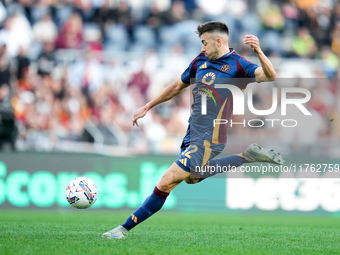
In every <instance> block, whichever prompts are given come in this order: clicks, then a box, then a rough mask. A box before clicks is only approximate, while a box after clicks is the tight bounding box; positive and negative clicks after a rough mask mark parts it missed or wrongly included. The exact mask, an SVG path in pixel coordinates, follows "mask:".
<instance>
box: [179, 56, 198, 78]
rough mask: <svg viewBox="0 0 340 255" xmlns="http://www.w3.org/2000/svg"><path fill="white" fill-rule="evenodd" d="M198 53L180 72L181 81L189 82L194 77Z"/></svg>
mask: <svg viewBox="0 0 340 255" xmlns="http://www.w3.org/2000/svg"><path fill="white" fill-rule="evenodd" d="M200 55H201V54H200ZM200 55H198V56H197V57H196V58H194V60H193V61H191V63H190V64H189V66H188V68H187V69H186V70H185V71H184V72H183V73H182V75H181V80H182V82H183V83H186V84H191V83H190V79H191V78H195V77H196V65H197V59H198V57H199V56H200Z"/></svg>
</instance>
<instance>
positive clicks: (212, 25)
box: [196, 21, 229, 37]
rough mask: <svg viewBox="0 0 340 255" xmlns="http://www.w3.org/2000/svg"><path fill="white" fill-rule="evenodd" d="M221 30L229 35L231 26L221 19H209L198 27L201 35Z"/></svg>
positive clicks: (198, 32)
mask: <svg viewBox="0 0 340 255" xmlns="http://www.w3.org/2000/svg"><path fill="white" fill-rule="evenodd" d="M206 32H208V33H213V32H220V33H226V34H227V35H229V28H228V26H227V25H226V24H224V23H223V22H220V21H209V22H206V23H204V24H202V25H199V26H198V27H197V31H196V33H197V34H198V35H199V36H200V37H201V35H202V34H204V33H206Z"/></svg>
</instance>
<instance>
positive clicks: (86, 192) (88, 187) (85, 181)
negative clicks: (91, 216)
mask: <svg viewBox="0 0 340 255" xmlns="http://www.w3.org/2000/svg"><path fill="white" fill-rule="evenodd" d="M97 194H98V192H97V186H96V184H94V182H93V181H92V180H91V179H89V178H87V177H77V178H75V179H73V180H72V181H71V182H70V183H69V184H68V185H67V188H66V199H67V201H68V202H69V203H70V205H72V206H74V207H75V208H78V209H86V208H89V207H90V206H92V205H93V204H94V203H95V202H96V200H97Z"/></svg>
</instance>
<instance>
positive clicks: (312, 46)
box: [293, 27, 317, 57]
mask: <svg viewBox="0 0 340 255" xmlns="http://www.w3.org/2000/svg"><path fill="white" fill-rule="evenodd" d="M293 48H294V51H295V53H296V54H297V55H298V56H300V57H313V56H314V54H315V52H316V50H317V47H316V43H315V40H314V38H313V37H312V36H311V34H310V33H309V31H308V29H307V28H305V27H300V28H299V30H298V34H297V36H295V37H294V40H293Z"/></svg>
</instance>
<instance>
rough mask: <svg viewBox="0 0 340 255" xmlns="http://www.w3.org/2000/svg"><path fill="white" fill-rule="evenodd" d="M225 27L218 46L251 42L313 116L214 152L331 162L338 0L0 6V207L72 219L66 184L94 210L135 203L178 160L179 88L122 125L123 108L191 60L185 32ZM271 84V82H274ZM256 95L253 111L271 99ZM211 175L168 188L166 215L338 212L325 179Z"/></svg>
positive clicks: (191, 40)
mask: <svg viewBox="0 0 340 255" xmlns="http://www.w3.org/2000/svg"><path fill="white" fill-rule="evenodd" d="M209 20H220V21H223V22H226V23H227V24H228V26H229V28H230V45H231V47H234V48H235V49H236V51H237V52H239V53H240V54H241V55H243V56H245V57H247V59H249V60H251V61H253V62H255V63H258V60H257V59H256V57H255V55H254V53H253V52H252V50H251V49H250V47H248V46H244V45H243V43H242V36H243V35H244V34H247V33H249V34H254V35H256V36H258V37H259V38H260V42H261V47H262V49H263V51H264V52H265V53H266V54H267V56H269V58H270V59H271V60H272V62H273V64H274V66H275V69H276V70H277V73H278V77H279V81H283V82H285V83H289V84H290V86H300V87H305V88H307V89H308V90H310V91H311V93H312V99H311V101H310V102H309V103H308V108H309V110H310V111H312V112H313V120H312V122H310V123H303V125H302V127H301V128H296V129H294V130H293V131H291V132H290V133H289V134H287V133H284V134H282V133H281V132H282V130H280V129H278V128H268V127H263V128H256V129H254V128H241V127H235V128H233V129H231V130H230V132H229V137H228V146H227V149H226V151H225V154H230V153H236V152H239V151H241V150H243V149H244V148H245V147H246V146H247V145H248V144H249V143H252V142H254V141H257V142H259V143H261V144H263V145H269V146H272V147H275V149H277V150H279V151H280V152H282V154H283V155H284V156H285V157H286V159H287V162H288V163H312V162H314V163H338V162H339V157H340V147H339V135H340V121H339V118H337V117H336V116H338V115H339V111H340V90H339V84H338V76H339V56H340V4H339V3H337V1H332V0H328V1H317V0H309V1H308V0H295V1H294V0H291V1H270V0H260V1H246V0H233V1H229V0H226V1H218V0H209V1H207V0H190V1H184V0H183V1H170V0H161V1H151V0H149V1H141V0H140V1H132V0H131V1H128V0H126V1H115V0H92V1H91V0H84V1H53V0H50V1H43V0H42V1H29V0H25V1H6V0H5V1H1V3H0V26H1V27H0V45H1V46H0V48H1V51H0V88H1V90H0V98H1V108H0V109H1V125H0V145H1V146H2V151H1V153H0V177H1V178H0V208H1V209H14V208H16V209H27V208H35V209H37V208H50V209H60V210H72V208H71V207H70V206H68V205H67V202H66V200H65V198H64V189H65V187H66V184H67V183H68V181H69V180H71V179H72V178H73V177H76V176H78V175H82V174H86V175H87V176H89V177H90V178H92V179H93V180H94V181H95V182H96V183H97V185H98V186H99V198H98V201H97V203H96V204H95V206H94V207H97V208H99V207H100V208H102V209H109V208H114V209H129V211H130V210H131V209H130V208H135V207H137V206H139V205H140V203H141V202H142V201H143V200H144V198H145V197H146V196H147V195H148V194H150V192H151V191H152V189H153V187H154V185H155V184H156V182H157V180H158V179H159V178H160V176H161V175H162V173H163V172H164V171H165V169H166V168H167V167H168V166H169V165H170V164H171V163H172V162H173V160H174V159H175V158H176V157H177V155H178V152H179V146H180V143H181V140H182V138H183V136H184V134H185V130H186V127H187V119H188V116H189V113H190V112H189V106H190V91H189V90H187V91H185V92H183V93H182V94H181V95H179V96H178V97H176V98H175V99H173V100H171V101H170V102H167V103H164V104H162V105H160V106H158V107H156V108H155V109H153V110H152V111H151V112H150V113H149V114H148V115H147V116H146V117H145V118H144V119H142V120H141V121H140V123H141V127H140V128H135V127H132V125H131V117H132V115H133V112H134V111H135V110H136V109H138V108H139V107H141V106H143V105H144V104H145V103H146V102H147V101H149V100H150V99H152V98H153V97H154V96H155V95H157V93H159V92H160V91H161V90H162V89H163V88H164V87H165V86H166V85H167V84H168V83H170V82H171V81H173V80H174V79H176V78H178V77H179V75H180V74H181V73H182V72H183V70H185V68H186V67H187V65H188V64H189V63H190V61H191V60H192V59H193V58H194V57H195V56H196V55H197V54H198V52H199V51H200V47H201V46H200V40H199V39H198V37H197V34H195V32H194V31H195V30H196V28H197V25H198V24H201V23H202V22H205V21H209ZM276 85H277V86H280V84H276ZM268 88H270V86H268V85H263V84H261V85H258V86H257V89H256V90H255V94H254V102H255V106H257V107H258V108H261V107H264V109H266V108H265V107H266V106H268V100H269V101H270V99H271V90H270V89H268ZM311 177H317V178H307V179H298V178H251V177H249V176H248V177H247V178H238V179H228V178H215V179H214V180H208V181H204V182H202V183H200V184H197V185H186V184H181V185H180V186H179V187H178V188H176V189H175V190H174V192H173V193H172V194H171V196H170V197H169V199H168V201H167V204H166V207H165V208H166V209H171V210H175V211H229V212H230V211H233V212H248V211H249V212H260V211H269V212H273V213H285V214H289V213H294V214H300V213H302V214H308V213H312V214H326V215H338V214H339V212H340V199H339V197H340V184H339V181H338V179H334V178H333V179H323V178H319V177H321V174H320V175H318V174H317V175H313V176H311Z"/></svg>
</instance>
